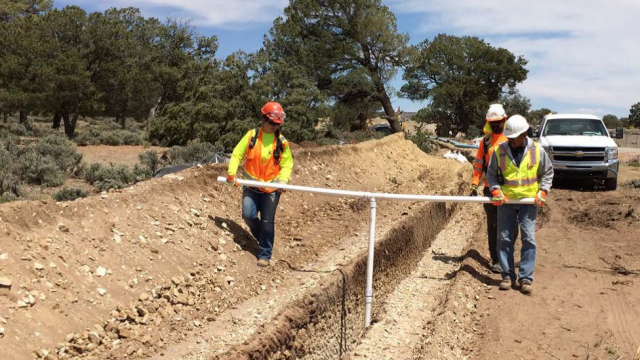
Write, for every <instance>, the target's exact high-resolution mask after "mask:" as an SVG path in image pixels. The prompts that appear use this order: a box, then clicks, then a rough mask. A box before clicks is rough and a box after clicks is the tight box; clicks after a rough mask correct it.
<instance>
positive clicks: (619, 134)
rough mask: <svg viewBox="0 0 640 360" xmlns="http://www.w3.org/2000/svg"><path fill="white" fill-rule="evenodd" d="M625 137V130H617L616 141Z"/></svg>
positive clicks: (620, 128) (621, 128)
mask: <svg viewBox="0 0 640 360" xmlns="http://www.w3.org/2000/svg"><path fill="white" fill-rule="evenodd" d="M623 137H624V128H623V127H619V128H616V139H622V138H623Z"/></svg>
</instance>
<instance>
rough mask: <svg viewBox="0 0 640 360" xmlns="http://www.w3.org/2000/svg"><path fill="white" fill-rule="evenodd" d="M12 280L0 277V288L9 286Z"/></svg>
mask: <svg viewBox="0 0 640 360" xmlns="http://www.w3.org/2000/svg"><path fill="white" fill-rule="evenodd" d="M11 284H12V281H11V279H9V278H7V277H0V288H9V289H10V288H11Z"/></svg>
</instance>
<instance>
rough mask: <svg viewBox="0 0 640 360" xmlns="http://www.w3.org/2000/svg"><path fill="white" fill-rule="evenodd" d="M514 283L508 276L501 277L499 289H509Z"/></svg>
mask: <svg viewBox="0 0 640 360" xmlns="http://www.w3.org/2000/svg"><path fill="white" fill-rule="evenodd" d="M514 285H515V281H513V280H511V279H509V278H506V279H502V282H501V283H500V290H509V289H511V288H512V287H513V286H514Z"/></svg>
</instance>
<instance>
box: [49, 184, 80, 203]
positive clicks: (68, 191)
mask: <svg viewBox="0 0 640 360" xmlns="http://www.w3.org/2000/svg"><path fill="white" fill-rule="evenodd" d="M87 195H88V193H87V192H86V191H84V190H82V189H79V188H67V187H65V188H63V189H62V190H60V191H58V192H57V193H55V194H54V195H53V198H54V199H55V200H56V201H73V200H75V199H77V198H84V197H87Z"/></svg>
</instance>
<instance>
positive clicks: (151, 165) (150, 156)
mask: <svg viewBox="0 0 640 360" xmlns="http://www.w3.org/2000/svg"><path fill="white" fill-rule="evenodd" d="M138 159H139V160H140V163H141V164H142V166H143V167H145V168H146V169H148V170H149V172H150V173H151V174H153V173H155V172H156V170H158V165H159V163H160V159H159V158H158V153H157V152H155V151H153V150H151V151H146V152H143V153H142V154H139V155H138Z"/></svg>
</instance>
